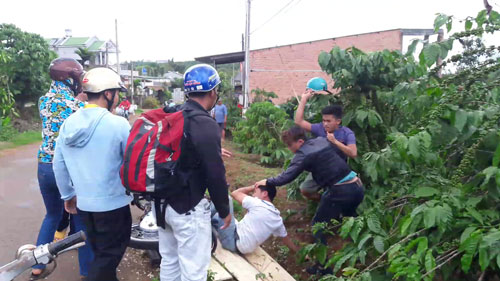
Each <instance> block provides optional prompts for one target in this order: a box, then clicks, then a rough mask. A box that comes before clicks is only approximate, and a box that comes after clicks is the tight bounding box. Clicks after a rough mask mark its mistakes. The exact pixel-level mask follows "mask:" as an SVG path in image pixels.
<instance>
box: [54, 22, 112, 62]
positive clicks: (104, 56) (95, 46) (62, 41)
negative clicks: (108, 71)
mask: <svg viewBox="0 0 500 281" xmlns="http://www.w3.org/2000/svg"><path fill="white" fill-rule="evenodd" d="M65 32H66V35H65V36H64V37H62V38H50V39H46V40H47V43H48V44H49V48H50V49H51V50H53V51H54V52H56V53H57V55H58V57H64V58H73V59H76V60H81V59H82V58H81V57H80V56H79V55H78V54H77V53H76V51H77V50H78V48H85V49H87V50H88V51H89V52H90V53H92V54H93V57H92V59H91V61H90V64H91V65H95V66H102V65H107V64H108V65H111V64H113V63H115V61H116V60H115V57H116V56H115V55H114V54H116V44H115V43H114V42H113V41H111V40H107V41H102V40H99V38H97V37H95V36H93V37H73V36H72V34H71V29H66V30H65Z"/></svg>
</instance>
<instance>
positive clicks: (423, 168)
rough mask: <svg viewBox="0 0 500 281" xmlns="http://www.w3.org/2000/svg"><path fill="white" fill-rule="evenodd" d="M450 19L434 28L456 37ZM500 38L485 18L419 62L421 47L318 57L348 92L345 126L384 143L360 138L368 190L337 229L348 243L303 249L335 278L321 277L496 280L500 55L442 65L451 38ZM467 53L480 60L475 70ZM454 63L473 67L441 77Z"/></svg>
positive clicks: (428, 49) (498, 26)
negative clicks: (487, 35) (332, 247)
mask: <svg viewBox="0 0 500 281" xmlns="http://www.w3.org/2000/svg"><path fill="white" fill-rule="evenodd" d="M451 19H452V17H449V16H446V15H442V14H440V15H438V17H437V18H436V21H435V29H436V30H437V29H439V28H441V27H442V26H444V25H446V28H447V29H448V31H450V30H451V28H452V21H451ZM473 23H475V27H474V28H472V26H473ZM498 30H500V15H499V14H498V13H497V12H495V11H491V13H490V14H489V15H488V13H487V11H486V10H485V11H481V12H479V13H478V15H477V16H476V17H475V18H472V17H469V18H467V20H466V21H465V31H461V32H456V33H454V34H452V35H451V36H450V37H449V38H448V39H446V40H444V41H442V42H435V43H431V44H427V45H425V46H424V47H423V49H422V51H421V52H420V54H419V61H418V62H415V61H413V59H412V58H413V54H412V53H413V52H414V49H415V45H416V43H419V42H418V41H415V42H414V44H412V45H411V46H410V51H409V52H408V53H407V54H401V53H399V52H396V53H392V52H389V51H382V52H375V53H372V54H364V53H361V52H360V51H359V50H354V49H351V50H346V51H344V50H339V49H334V50H332V51H331V52H329V53H323V54H321V55H320V57H319V63H320V65H321V67H322V68H323V69H324V70H325V71H326V72H328V73H330V74H331V75H332V78H333V79H334V80H335V81H336V85H337V83H339V84H340V85H341V86H340V85H338V86H339V87H341V95H340V97H339V100H340V101H341V102H342V103H343V104H344V105H346V107H347V112H346V114H345V115H346V117H347V118H345V119H346V120H344V119H343V122H344V121H346V123H347V124H349V126H351V125H352V127H354V128H358V129H363V128H365V131H368V133H369V136H370V138H375V139H377V140H378V142H377V144H378V145H374V144H373V142H372V140H371V139H369V138H365V137H363V136H364V135H363V134H361V138H359V139H358V143H360V144H361V145H360V146H361V147H363V149H362V150H359V151H360V154H362V157H361V159H359V160H358V161H359V169H357V171H358V172H362V173H361V175H362V176H363V177H364V183H365V186H366V187H367V188H366V191H365V199H364V202H363V204H362V205H361V207H360V208H359V210H358V211H359V216H358V217H356V218H344V219H343V221H342V222H340V224H338V225H337V226H338V227H339V228H338V233H339V235H340V236H341V237H342V238H345V239H349V240H348V241H346V242H345V245H344V247H343V248H342V249H341V250H339V251H336V252H334V253H333V252H331V253H329V251H330V250H329V249H328V248H327V247H326V246H323V245H320V244H310V245H307V246H305V247H304V248H303V249H302V251H301V254H300V257H301V258H304V257H305V256H309V257H315V258H316V259H317V260H319V261H320V262H325V263H326V266H331V267H332V268H333V271H334V273H336V274H337V276H335V275H331V276H325V277H323V279H321V280H356V281H364V280H366V281H368V280H425V281H429V280H433V279H436V280H446V279H450V277H451V279H457V280H487V279H488V277H487V276H493V275H495V274H498V272H500V224H499V223H500V214H499V212H498V206H499V203H500V145H499V143H500V124H499V122H498V120H500V84H499V81H500V61H499V60H498V56H499V55H500V48H499V47H497V46H494V47H491V48H483V47H482V46H481V45H476V46H471V47H470V49H469V50H465V52H464V53H462V54H459V55H456V56H453V57H451V58H448V56H447V55H448V52H449V51H450V50H451V46H452V45H453V42H454V41H457V40H458V39H462V40H464V39H465V40H470V39H472V38H474V37H476V36H479V37H480V36H481V35H483V34H484V33H494V32H497V31H498ZM488 50H490V51H488ZM468 51H471V52H477V54H480V55H481V56H482V57H483V58H482V59H479V60H476V61H473V63H470V62H471V61H469V59H470V56H469V54H467V53H466V52H468ZM452 63H457V64H458V65H460V63H465V64H468V67H467V68H463V69H461V70H459V71H456V72H452V73H448V74H446V75H443V76H441V75H439V72H440V71H441V70H442V69H443V67H444V66H446V65H449V64H452ZM358 132H359V131H358ZM358 132H357V134H358ZM377 134H378V135H377ZM319 227H323V226H319ZM327 257H328V258H327ZM340 271H341V273H339V272H340ZM340 275H342V276H340Z"/></svg>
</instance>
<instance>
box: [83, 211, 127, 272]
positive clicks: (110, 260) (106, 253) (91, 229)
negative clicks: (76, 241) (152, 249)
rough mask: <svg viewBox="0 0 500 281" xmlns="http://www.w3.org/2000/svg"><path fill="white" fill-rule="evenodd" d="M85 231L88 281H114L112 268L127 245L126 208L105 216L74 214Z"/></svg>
mask: <svg viewBox="0 0 500 281" xmlns="http://www.w3.org/2000/svg"><path fill="white" fill-rule="evenodd" d="M78 213H79V214H81V216H82V217H83V220H84V222H85V225H86V227H87V242H89V243H90V246H91V247H92V250H93V251H94V260H93V261H92V263H91V264H90V269H89V275H88V279H87V280H89V281H115V280H118V278H117V277H116V268H117V267H118V264H120V261H121V259H122V257H123V254H125V250H126V249H127V246H128V243H129V241H130V231H131V226H132V215H131V214H130V207H129V206H128V205H127V206H125V207H122V208H119V209H116V210H112V211H108V212H85V211H81V210H78Z"/></svg>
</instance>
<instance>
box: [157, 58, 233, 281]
mask: <svg viewBox="0 0 500 281" xmlns="http://www.w3.org/2000/svg"><path fill="white" fill-rule="evenodd" d="M220 82H221V80H220V77H219V74H218V73H217V71H216V70H215V69H214V68H213V67H211V66H210V65H207V64H197V65H194V66H192V67H190V68H188V69H187V70H186V72H185V74H184V90H185V92H186V93H187V96H188V98H189V99H188V101H187V102H186V103H185V104H183V105H182V106H180V107H179V108H172V107H165V108H164V111H165V112H167V113H169V112H171V111H172V110H183V111H185V112H187V113H188V115H189V116H191V117H188V118H190V126H189V131H187V132H185V133H186V134H187V135H188V136H189V143H190V145H189V146H187V147H186V150H185V151H186V153H187V159H188V160H187V162H186V163H189V165H188V168H187V170H186V171H185V172H186V173H188V174H189V188H186V189H185V190H183V191H182V192H180V194H179V195H178V196H177V197H176V198H175V200H168V199H167V201H166V202H165V203H163V204H166V206H163V205H162V207H165V212H164V213H165V222H166V223H165V229H163V228H158V233H159V240H160V243H159V244H160V245H159V250H160V254H161V256H162V260H161V266H160V279H161V280H162V281H165V280H193V281H194V280H206V278H207V270H208V266H209V264H210V248H211V239H212V235H211V222H210V220H211V211H210V203H209V201H208V200H207V199H206V198H205V197H204V195H205V191H206V190H207V189H208V193H209V194H210V199H211V201H212V203H213V204H214V206H215V209H216V210H217V212H218V213H219V216H220V217H221V218H223V219H222V220H223V222H224V225H223V226H222V227H221V229H225V228H227V227H228V226H229V224H230V223H231V214H230V213H229V198H228V191H227V183H226V170H225V168H224V163H223V161H222V157H221V152H222V153H223V151H222V149H221V130H220V128H219V126H218V125H217V122H216V121H215V120H214V119H212V118H211V116H210V114H209V113H208V111H210V110H211V109H212V108H213V107H214V106H215V104H216V103H217V100H218V99H219V95H218V93H217V86H218V85H219V84H220ZM183 151H184V150H183ZM183 153H184V152H183ZM155 207H158V206H155Z"/></svg>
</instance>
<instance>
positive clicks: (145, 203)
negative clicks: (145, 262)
mask: <svg viewBox="0 0 500 281" xmlns="http://www.w3.org/2000/svg"><path fill="white" fill-rule="evenodd" d="M132 204H133V205H135V206H136V207H138V208H139V209H141V210H142V211H143V214H142V215H141V217H140V218H139V222H138V223H134V224H132V232H131V235H130V242H129V245H128V246H129V247H131V248H134V249H140V250H148V251H151V250H152V251H154V252H158V245H159V244H158V243H159V238H158V226H157V225H156V218H155V217H154V215H153V210H152V201H151V200H150V199H149V198H145V197H144V196H140V195H137V194H134V200H133V201H132ZM215 249H217V230H216V229H215V228H213V227H212V253H214V252H215ZM151 256H152V255H151V252H150V257H151Z"/></svg>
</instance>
